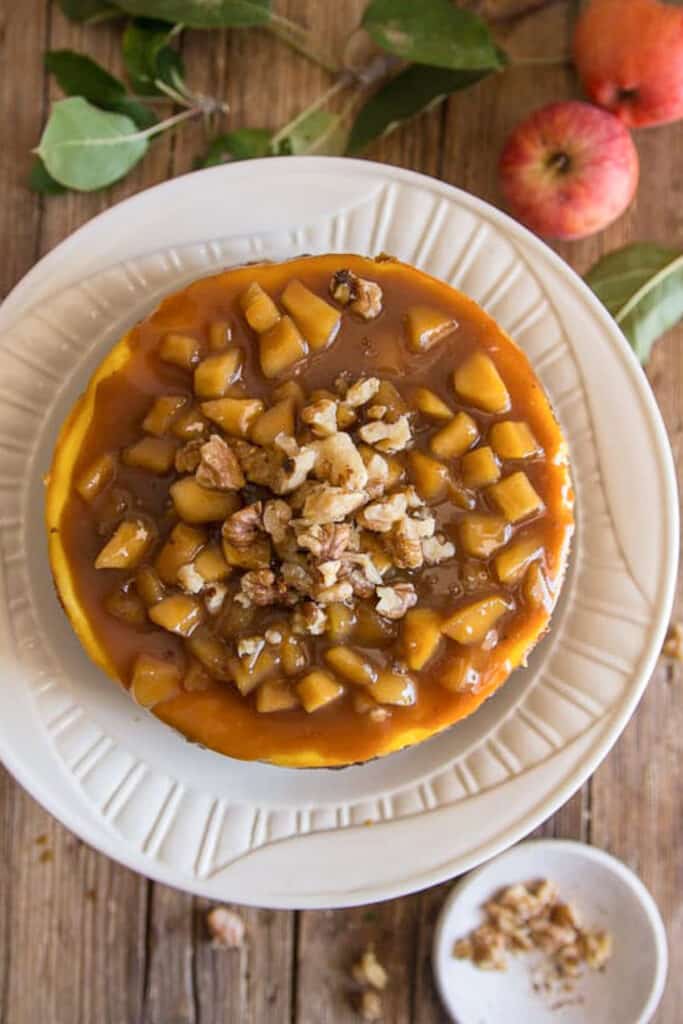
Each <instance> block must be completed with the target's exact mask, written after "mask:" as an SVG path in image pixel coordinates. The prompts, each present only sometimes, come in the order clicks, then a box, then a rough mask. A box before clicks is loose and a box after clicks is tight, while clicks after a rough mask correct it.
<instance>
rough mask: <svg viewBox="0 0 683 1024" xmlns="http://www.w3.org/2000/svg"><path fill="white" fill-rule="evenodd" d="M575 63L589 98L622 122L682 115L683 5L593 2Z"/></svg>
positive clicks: (656, 0) (642, 0)
mask: <svg viewBox="0 0 683 1024" xmlns="http://www.w3.org/2000/svg"><path fill="white" fill-rule="evenodd" d="M574 62H575V64H576V68H577V71H578V73H579V77H580V78H581V81H582V83H583V87H584V89H585V90H586V92H587V94H588V96H589V97H590V98H591V99H592V100H593V101H594V102H595V103H599V104H600V106H601V107H606V108H607V109H608V110H611V111H613V113H615V114H616V115H617V117H619V118H621V120H622V121H623V122H624V124H627V125H631V126H633V127H637V126H644V125H649V124H664V123H666V122H668V121H677V120H678V119H679V118H680V117H683V8H681V7H674V6H672V5H671V4H666V3H660V0H592V2H591V3H590V4H589V5H588V7H586V8H585V10H584V11H583V13H582V14H581V16H580V17H579V19H578V22H577V24H576V31H575V34H574Z"/></svg>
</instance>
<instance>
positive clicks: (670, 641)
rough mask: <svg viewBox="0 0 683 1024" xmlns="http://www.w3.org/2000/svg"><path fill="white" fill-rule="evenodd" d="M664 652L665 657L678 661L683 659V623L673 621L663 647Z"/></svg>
mask: <svg viewBox="0 0 683 1024" xmlns="http://www.w3.org/2000/svg"><path fill="white" fill-rule="evenodd" d="M662 654H663V655H664V657H665V658H673V659H675V660H676V661H683V624H681V623H680V622H672V623H671V625H670V626H669V632H668V633H667V634H666V640H665V641H664V646H663V647H662Z"/></svg>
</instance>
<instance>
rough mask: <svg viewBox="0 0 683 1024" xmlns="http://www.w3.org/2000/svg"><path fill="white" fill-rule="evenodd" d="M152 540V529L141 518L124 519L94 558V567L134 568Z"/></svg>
mask: <svg viewBox="0 0 683 1024" xmlns="http://www.w3.org/2000/svg"><path fill="white" fill-rule="evenodd" d="M153 540H154V530H153V529H152V526H151V524H150V523H148V522H146V521H145V520H143V519H124V521H123V522H122V523H120V525H119V526H118V527H117V528H116V530H115V531H114V535H113V537H111V539H110V540H108V541H107V543H106V544H105V545H104V547H103V548H102V550H101V551H100V553H99V555H98V556H97V558H96V559H95V568H96V569H135V568H136V567H137V566H138V565H139V564H140V562H141V561H142V559H143V558H144V557H145V555H146V553H147V550H148V549H149V546H150V544H151V543H152V541H153Z"/></svg>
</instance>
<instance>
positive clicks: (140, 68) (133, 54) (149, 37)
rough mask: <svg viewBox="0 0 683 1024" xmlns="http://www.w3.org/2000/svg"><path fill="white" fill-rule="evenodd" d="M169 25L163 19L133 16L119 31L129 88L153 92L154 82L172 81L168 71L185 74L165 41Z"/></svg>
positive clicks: (168, 37)
mask: <svg viewBox="0 0 683 1024" xmlns="http://www.w3.org/2000/svg"><path fill="white" fill-rule="evenodd" d="M172 31H173V29H171V28H169V26H168V25H167V24H166V22H163V21H152V20H150V19H148V18H136V19H135V20H134V21H131V22H130V23H129V24H128V25H127V27H126V30H125V32H124V33H123V41H122V49H123V63H124V65H125V68H126V74H127V75H128V80H129V81H130V84H131V88H132V89H134V90H135V92H139V93H143V94H145V95H150V96H152V95H155V94H156V93H159V92H160V91H161V90H160V89H158V88H157V86H156V84H155V83H156V82H157V81H159V80H161V81H162V82H166V84H167V85H173V84H174V82H173V79H172V77H171V73H172V72H175V74H176V75H177V76H178V78H181V79H182V78H184V77H185V70H184V68H183V62H182V58H181V56H180V54H179V53H178V51H177V50H174V49H173V48H172V47H171V46H169V45H168V42H169V39H170V36H171V33H172Z"/></svg>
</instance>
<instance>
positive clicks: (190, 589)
mask: <svg viewBox="0 0 683 1024" xmlns="http://www.w3.org/2000/svg"><path fill="white" fill-rule="evenodd" d="M177 575H178V583H179V584H180V586H181V587H182V588H183V590H184V591H185V593H186V594H199V593H200V592H201V591H202V590H203V589H204V585H205V583H206V581H205V579H204V577H203V576H202V575H200V573H198V572H197V570H196V569H195V567H194V563H192V562H191V563H190V564H189V565H181V567H180V568H179V569H178V573H177Z"/></svg>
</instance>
